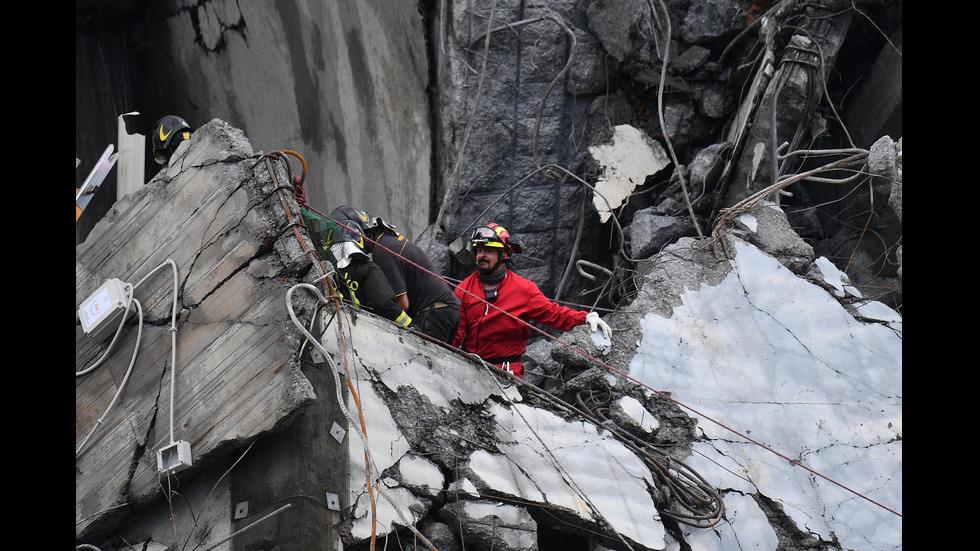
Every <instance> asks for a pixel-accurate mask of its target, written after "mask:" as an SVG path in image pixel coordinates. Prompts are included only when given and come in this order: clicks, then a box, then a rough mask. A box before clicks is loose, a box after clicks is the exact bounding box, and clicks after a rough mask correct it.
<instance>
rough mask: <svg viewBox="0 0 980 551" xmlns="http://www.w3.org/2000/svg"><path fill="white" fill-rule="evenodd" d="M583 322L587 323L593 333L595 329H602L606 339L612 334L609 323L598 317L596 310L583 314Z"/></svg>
mask: <svg viewBox="0 0 980 551" xmlns="http://www.w3.org/2000/svg"><path fill="white" fill-rule="evenodd" d="M585 323H587V324H589V329H590V330H591V331H592V332H593V333H594V332H595V330H596V329H602V336H603V337H605V338H607V339H608V338H610V337H611V336H612V329H610V327H609V324H608V323H606V322H604V321H602V320H601V319H599V314H597V313H596V312H589V313H588V314H587V315H586V316H585Z"/></svg>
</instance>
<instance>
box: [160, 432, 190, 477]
mask: <svg viewBox="0 0 980 551" xmlns="http://www.w3.org/2000/svg"><path fill="white" fill-rule="evenodd" d="M193 464H194V460H193V459H192V458H191V443H190V442H188V441H186V440H178V441H177V442H173V443H171V444H169V445H166V446H164V447H162V448H160V449H159V450H157V469H158V470H159V471H160V472H161V473H168V472H171V473H176V472H179V471H182V470H184V469H186V468H187V467H190V466H191V465H193Z"/></svg>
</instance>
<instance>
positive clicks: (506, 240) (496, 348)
mask: <svg viewBox="0 0 980 551" xmlns="http://www.w3.org/2000/svg"><path fill="white" fill-rule="evenodd" d="M470 247H472V249H473V252H474V253H475V255H476V267H477V271H475V272H473V273H472V274H470V275H469V276H468V277H467V278H466V279H464V280H463V281H462V282H461V283H460V284H459V286H457V287H456V296H458V297H459V298H460V300H461V301H462V306H461V307H460V321H459V329H458V330H457V331H456V337H455V338H454V339H453V346H455V347H457V348H462V349H463V350H465V351H467V352H472V353H475V354H477V355H478V356H480V357H481V358H483V360H484V361H486V362H487V363H491V364H493V365H495V366H497V367H499V368H501V369H503V370H505V371H509V372H511V373H513V374H514V375H516V376H517V377H519V378H521V379H523V378H524V362H523V355H524V352H526V351H527V339H528V337H530V336H531V327H530V325H528V322H530V321H535V322H537V323H540V324H542V325H546V326H548V327H551V328H552V329H560V330H562V331H567V330H569V329H572V328H573V327H577V326H579V325H582V324H583V323H588V324H589V327H590V328H591V330H592V331H596V330H598V329H601V330H602V334H603V336H604V337H605V338H607V339H608V338H610V336H611V335H612V330H611V329H610V328H609V325H608V324H607V323H606V322H604V321H602V320H601V319H599V314H597V313H596V312H584V311H582V310H575V309H572V308H568V307H565V306H562V305H560V304H558V303H557V302H552V301H551V300H550V299H549V298H548V297H546V296H545V295H544V293H542V292H541V290H540V289H538V286H537V284H535V283H534V282H533V281H531V280H529V279H524V278H523V277H521V276H519V275H517V273H515V272H513V271H512V270H509V269H508V267H507V264H508V263H509V262H510V256H511V254H513V253H521V252H522V250H521V246H520V245H519V244H518V243H517V242H516V241H514V240H512V239H511V238H510V233H509V232H508V231H507V230H506V229H504V227H503V226H500V225H498V224H494V223H490V224H487V225H486V226H481V227H479V228H476V230H474V231H473V234H472V236H471V237H470ZM491 304H492V305H493V306H491Z"/></svg>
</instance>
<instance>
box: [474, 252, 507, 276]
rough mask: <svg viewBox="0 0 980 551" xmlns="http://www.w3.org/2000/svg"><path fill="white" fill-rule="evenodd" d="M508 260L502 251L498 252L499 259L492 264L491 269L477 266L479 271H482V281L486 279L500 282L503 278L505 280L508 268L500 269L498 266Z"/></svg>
mask: <svg viewBox="0 0 980 551" xmlns="http://www.w3.org/2000/svg"><path fill="white" fill-rule="evenodd" d="M506 262H507V259H506V258H504V253H503V252H501V253H498V254H497V261H496V262H495V263H494V264H493V265H492V266H490V268H489V269H487V270H484V269H481V268H477V271H478V272H479V273H480V281H484V282H486V283H498V282H500V281H501V280H503V279H504V273H505V272H506V270H500V271H498V268H500V266H501V265H503V264H504V263H506Z"/></svg>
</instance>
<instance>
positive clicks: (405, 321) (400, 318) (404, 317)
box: [395, 312, 412, 327]
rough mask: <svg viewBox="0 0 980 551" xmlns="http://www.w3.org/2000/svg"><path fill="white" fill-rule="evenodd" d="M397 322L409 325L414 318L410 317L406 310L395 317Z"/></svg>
mask: <svg viewBox="0 0 980 551" xmlns="http://www.w3.org/2000/svg"><path fill="white" fill-rule="evenodd" d="M395 323H397V324H398V325H401V326H402V327H408V326H409V325H411V324H412V318H410V317H409V315H408V314H406V313H405V312H402V313H401V314H400V315H399V316H398V317H397V318H395Z"/></svg>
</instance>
